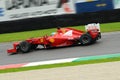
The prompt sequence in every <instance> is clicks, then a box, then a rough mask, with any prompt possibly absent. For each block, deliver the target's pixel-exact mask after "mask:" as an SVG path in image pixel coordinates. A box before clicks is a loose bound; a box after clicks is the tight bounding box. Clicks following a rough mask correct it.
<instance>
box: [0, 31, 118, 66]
mask: <svg viewBox="0 0 120 80" xmlns="http://www.w3.org/2000/svg"><path fill="white" fill-rule="evenodd" d="M11 47H12V43H0V65H8V64H18V63H29V62H38V61H47V60H55V59H65V58H75V57H86V56H93V55H94V56H95V55H104V54H115V53H120V32H112V33H102V39H101V40H99V41H97V42H96V43H95V44H92V45H88V46H74V47H64V48H56V49H48V50H36V51H32V52H30V53H25V54H22V53H19V54H15V55H8V54H7V52H6V50H7V49H8V48H11Z"/></svg>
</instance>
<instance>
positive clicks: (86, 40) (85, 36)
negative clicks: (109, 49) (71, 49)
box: [80, 34, 92, 45]
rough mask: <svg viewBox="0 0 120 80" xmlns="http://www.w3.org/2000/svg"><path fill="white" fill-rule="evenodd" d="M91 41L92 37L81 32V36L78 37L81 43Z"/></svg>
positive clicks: (85, 43)
mask: <svg viewBox="0 0 120 80" xmlns="http://www.w3.org/2000/svg"><path fill="white" fill-rule="evenodd" d="M91 41H92V38H91V36H90V35H89V34H83V35H82V36H81V37H80V43H81V44H82V45H87V44H90V43H91Z"/></svg>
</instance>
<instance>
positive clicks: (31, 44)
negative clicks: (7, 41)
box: [7, 23, 101, 54]
mask: <svg viewBox="0 0 120 80" xmlns="http://www.w3.org/2000/svg"><path fill="white" fill-rule="evenodd" d="M85 28H86V31H81V30H77V29H73V28H58V30H57V31H56V32H54V33H52V35H50V36H43V37H38V38H30V39H27V40H25V41H21V42H15V43H13V48H12V49H8V50H7V52H8V54H13V53H17V52H19V51H21V52H22V53H27V52H29V51H31V50H34V49H36V48H37V47H38V45H40V46H42V47H43V48H51V47H61V46H71V45H76V44H81V45H87V44H90V43H93V42H96V40H98V39H100V38H101V33H100V26H99V23H98V24H95V23H94V24H88V25H86V26H85Z"/></svg>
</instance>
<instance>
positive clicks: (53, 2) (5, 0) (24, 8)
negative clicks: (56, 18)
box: [0, 0, 75, 21]
mask: <svg viewBox="0 0 120 80" xmlns="http://www.w3.org/2000/svg"><path fill="white" fill-rule="evenodd" d="M0 5H1V6H2V7H3V8H4V9H5V17H4V19H1V20H0V21H2V20H3V21H4V20H5V21H7V20H17V19H24V18H32V17H41V16H50V15H61V14H73V13H75V11H74V3H73V2H72V0H1V1H0ZM1 6H0V7H1Z"/></svg>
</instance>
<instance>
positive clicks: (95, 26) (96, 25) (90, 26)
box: [85, 23, 100, 32]
mask: <svg viewBox="0 0 120 80" xmlns="http://www.w3.org/2000/svg"><path fill="white" fill-rule="evenodd" d="M94 29H98V30H99V32H100V24H99V23H91V24H88V25H85V30H86V31H89V30H94Z"/></svg>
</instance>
